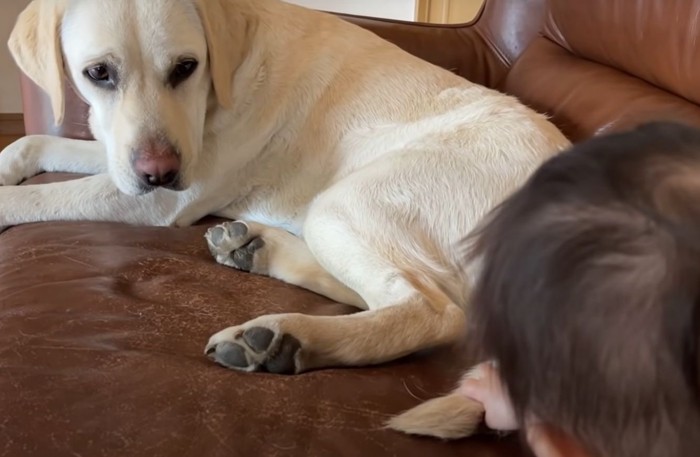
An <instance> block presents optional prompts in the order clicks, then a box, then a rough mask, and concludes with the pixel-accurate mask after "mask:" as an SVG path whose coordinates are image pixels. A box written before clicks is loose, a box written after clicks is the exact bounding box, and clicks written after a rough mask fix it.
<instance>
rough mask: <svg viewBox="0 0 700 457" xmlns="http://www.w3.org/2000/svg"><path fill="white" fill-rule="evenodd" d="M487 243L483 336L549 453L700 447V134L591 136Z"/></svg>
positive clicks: (523, 197)
mask: <svg viewBox="0 0 700 457" xmlns="http://www.w3.org/2000/svg"><path fill="white" fill-rule="evenodd" d="M473 240H474V241H475V249H474V252H473V254H474V256H475V258H476V259H477V260H478V262H479V263H480V265H481V272H480V275H479V278H478V281H477V284H476V288H475V290H474V294H473V299H472V303H473V309H472V312H473V316H474V319H475V321H474V322H475V325H474V327H475V329H476V330H477V332H478V341H479V343H480V345H481V346H482V347H483V348H484V351H485V356H486V357H487V358H491V359H494V360H496V361H497V362H498V366H499V372H500V376H501V379H502V380H503V382H504V384H505V387H506V391H507V392H508V393H509V396H510V400H511V402H512V405H513V407H514V410H515V414H516V417H517V418H518V419H519V423H520V424H524V425H525V426H526V428H527V426H528V425H533V424H539V425H538V428H537V430H539V431H540V432H541V431H544V434H545V436H544V439H545V440H548V441H549V442H550V444H552V446H553V447H552V448H551V450H550V451H549V453H548V456H547V457H550V456H555V455H561V456H564V455H573V454H572V453H571V451H566V450H564V449H563V447H562V446H564V445H566V446H568V445H572V444H573V445H574V447H580V448H581V450H582V451H583V453H584V454H582V455H587V456H590V457H642V456H645V457H657V456H658V457H676V456H690V455H700V454H699V453H700V130H696V129H693V128H690V127H685V126H681V125H676V124H666V123H657V124H648V125H644V126H641V127H639V128H637V129H635V130H633V131H630V132H626V133H622V134H615V135H609V136H604V137H599V138H595V139H592V140H589V141H587V142H584V143H581V144H579V145H577V146H575V147H573V148H572V149H571V150H569V151H567V152H565V153H562V154H560V155H558V156H556V157H554V158H553V159H551V160H550V161H548V162H547V163H546V164H544V165H543V166H542V167H541V168H540V169H539V170H538V171H537V172H536V173H535V174H534V175H533V177H532V178H531V179H530V180H529V182H528V183H527V184H526V185H525V186H524V187H523V188H522V189H521V190H520V191H518V192H516V193H515V194H514V195H513V196H512V197H511V198H509V199H508V200H507V201H505V202H504V203H503V204H502V205H501V206H500V207H499V208H498V209H497V210H496V211H494V213H493V214H492V215H491V217H489V219H488V220H487V221H486V223H485V224H484V225H483V226H482V228H481V230H480V231H479V232H478V233H477V234H476V235H475V237H474V238H473ZM562 443H565V444H562Z"/></svg>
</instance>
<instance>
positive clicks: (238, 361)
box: [204, 316, 302, 374]
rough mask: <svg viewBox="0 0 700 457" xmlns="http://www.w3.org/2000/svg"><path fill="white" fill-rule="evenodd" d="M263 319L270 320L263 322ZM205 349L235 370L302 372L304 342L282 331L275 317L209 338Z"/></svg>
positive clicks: (215, 358) (221, 362)
mask: <svg viewBox="0 0 700 457" xmlns="http://www.w3.org/2000/svg"><path fill="white" fill-rule="evenodd" d="M261 319H262V320H264V321H269V322H260V320H261ZM256 322H258V323H256ZM204 352H205V354H206V355H207V356H209V357H210V358H211V359H212V360H214V361H215V362H216V363H218V364H219V365H222V366H224V367H226V368H231V369H234V370H240V371H266V372H269V373H278V374H295V373H299V372H301V371H302V366H301V360H300V353H301V343H300V342H299V340H298V339H297V338H295V337H294V336H292V335H291V334H289V333H286V332H284V331H282V330H280V327H279V325H278V323H277V322H275V316H266V317H263V318H260V319H256V320H255V321H251V322H249V323H248V324H244V325H239V326H236V327H229V328H227V329H225V330H222V331H220V332H219V333H216V334H215V335H213V336H212V337H211V338H210V339H209V343H208V344H207V346H206V349H205V350H204Z"/></svg>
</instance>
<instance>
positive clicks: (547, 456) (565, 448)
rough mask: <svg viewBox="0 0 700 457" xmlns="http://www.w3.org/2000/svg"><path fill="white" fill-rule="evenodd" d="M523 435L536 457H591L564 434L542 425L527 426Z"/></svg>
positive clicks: (578, 444)
mask: <svg viewBox="0 0 700 457" xmlns="http://www.w3.org/2000/svg"><path fill="white" fill-rule="evenodd" d="M525 434H526V436H527V442H528V444H529V445H530V449H531V450H532V452H533V453H534V454H535V456H536V457H592V455H590V454H588V453H587V452H586V451H585V450H584V449H583V447H582V446H581V444H580V443H579V442H578V441H576V439H574V438H573V437H570V436H568V435H567V434H565V433H564V432H562V431H560V430H558V429H556V428H554V427H550V426H548V425H544V424H528V425H526V427H525Z"/></svg>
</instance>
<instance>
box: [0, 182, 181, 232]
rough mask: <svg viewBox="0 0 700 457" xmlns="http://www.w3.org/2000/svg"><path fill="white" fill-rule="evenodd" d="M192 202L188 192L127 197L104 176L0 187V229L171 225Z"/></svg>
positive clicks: (159, 192)
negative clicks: (51, 224)
mask: <svg viewBox="0 0 700 457" xmlns="http://www.w3.org/2000/svg"><path fill="white" fill-rule="evenodd" d="M188 201H191V195H188V191H184V192H175V191H170V190H166V189H157V190H154V191H153V192H150V193H148V194H145V195H141V196H130V195H126V194H124V193H122V192H121V191H119V190H118V189H117V187H116V186H115V184H114V183H113V182H112V180H111V179H110V177H109V175H107V174H99V175H95V176H88V177H86V178H82V179H77V180H73V181H65V182H57V183H50V184H38V185H28V186H5V187H0V227H6V226H10V225H17V224H26V223H31V222H45V221H58V220H62V221H77V220H88V221H111V222H123V223H130V224H137V225H159V226H165V225H172V224H173V223H174V222H175V221H176V219H177V215H178V214H179V213H180V211H181V210H182V209H183V208H184V206H185V205H186V202H188Z"/></svg>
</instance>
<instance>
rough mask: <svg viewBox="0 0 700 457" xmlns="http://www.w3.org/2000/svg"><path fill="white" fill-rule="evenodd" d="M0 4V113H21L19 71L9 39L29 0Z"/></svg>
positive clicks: (5, 0) (0, 1)
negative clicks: (8, 44)
mask: <svg viewBox="0 0 700 457" xmlns="http://www.w3.org/2000/svg"><path fill="white" fill-rule="evenodd" d="M0 3H2V6H0V11H1V12H0V113H21V112H22V96H21V95H20V91H19V71H18V70H17V66H16V65H15V62H14V60H12V57H10V51H8V49H7V39H8V38H9V36H10V32H11V31H12V27H13V26H14V25H15V20H16V19H17V15H18V14H19V13H20V11H22V10H23V9H24V7H25V6H27V5H28V4H29V0H0Z"/></svg>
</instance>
